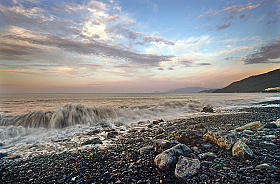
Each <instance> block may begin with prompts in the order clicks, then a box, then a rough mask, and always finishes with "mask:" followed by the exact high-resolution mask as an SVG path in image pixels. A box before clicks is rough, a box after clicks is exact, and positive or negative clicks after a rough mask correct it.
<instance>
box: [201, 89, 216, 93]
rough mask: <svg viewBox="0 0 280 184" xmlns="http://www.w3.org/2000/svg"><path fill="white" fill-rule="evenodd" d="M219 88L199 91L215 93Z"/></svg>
mask: <svg viewBox="0 0 280 184" xmlns="http://www.w3.org/2000/svg"><path fill="white" fill-rule="evenodd" d="M216 90H217V89H208V90H203V91H200V92H199V93H213V92H214V91H216Z"/></svg>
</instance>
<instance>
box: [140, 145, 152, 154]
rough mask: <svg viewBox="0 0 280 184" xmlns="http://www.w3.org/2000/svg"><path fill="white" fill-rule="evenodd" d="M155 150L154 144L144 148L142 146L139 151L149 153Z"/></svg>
mask: <svg viewBox="0 0 280 184" xmlns="http://www.w3.org/2000/svg"><path fill="white" fill-rule="evenodd" d="M153 150H154V147H153V146H145V147H143V148H140V150H139V152H140V154H149V153H150V152H151V151H153Z"/></svg>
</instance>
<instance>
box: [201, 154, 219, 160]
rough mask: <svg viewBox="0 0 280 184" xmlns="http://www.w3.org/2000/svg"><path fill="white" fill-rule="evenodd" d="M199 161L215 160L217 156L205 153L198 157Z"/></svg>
mask: <svg viewBox="0 0 280 184" xmlns="http://www.w3.org/2000/svg"><path fill="white" fill-rule="evenodd" d="M198 157H199V159H200V160H211V161H212V160H214V159H215V158H217V155H216V154H215V153H212V152H207V153H202V154H199V155H198Z"/></svg>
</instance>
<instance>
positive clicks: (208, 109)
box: [201, 105, 214, 113]
mask: <svg viewBox="0 0 280 184" xmlns="http://www.w3.org/2000/svg"><path fill="white" fill-rule="evenodd" d="M201 112H211V113H212V112H214V110H213V107H211V106H210V105H207V106H206V107H203V109H202V111H201Z"/></svg>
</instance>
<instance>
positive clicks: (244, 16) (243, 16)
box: [239, 14, 251, 19]
mask: <svg viewBox="0 0 280 184" xmlns="http://www.w3.org/2000/svg"><path fill="white" fill-rule="evenodd" d="M249 16H251V14H241V15H239V18H240V19H246V18H247V17H249Z"/></svg>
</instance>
